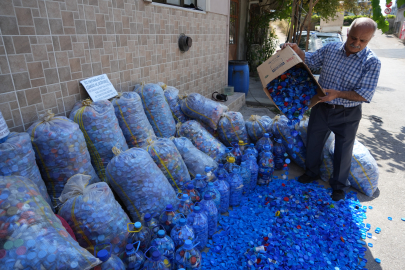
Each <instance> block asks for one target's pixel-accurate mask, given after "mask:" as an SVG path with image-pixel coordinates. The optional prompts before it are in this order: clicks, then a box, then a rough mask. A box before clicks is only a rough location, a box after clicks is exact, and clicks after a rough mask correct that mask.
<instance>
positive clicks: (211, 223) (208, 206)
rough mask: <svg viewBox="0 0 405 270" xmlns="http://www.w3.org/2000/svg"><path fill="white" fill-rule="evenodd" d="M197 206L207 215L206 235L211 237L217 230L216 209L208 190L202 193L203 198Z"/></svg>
mask: <svg viewBox="0 0 405 270" xmlns="http://www.w3.org/2000/svg"><path fill="white" fill-rule="evenodd" d="M199 206H200V207H201V209H202V210H203V211H204V213H205V214H206V215H207V218H208V237H212V236H213V235H214V233H216V232H217V222H218V209H217V207H216V205H215V203H214V201H213V200H212V195H211V194H209V193H208V192H207V193H206V194H205V195H204V199H203V200H202V201H201V202H200V204H199Z"/></svg>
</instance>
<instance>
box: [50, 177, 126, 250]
mask: <svg viewBox="0 0 405 270" xmlns="http://www.w3.org/2000/svg"><path fill="white" fill-rule="evenodd" d="M90 178H91V177H90V176H88V175H84V174H76V175H74V176H72V177H71V178H70V179H69V181H68V182H67V183H66V185H65V188H64V189H63V191H62V194H61V196H60V197H59V200H60V201H61V202H62V203H63V205H62V206H61V208H60V209H59V213H58V214H59V215H60V216H61V217H62V218H64V219H65V220H66V221H67V223H68V224H69V226H70V227H71V228H72V230H73V232H74V233H75V236H76V239H77V242H79V244H80V246H81V247H84V248H86V249H87V250H88V251H90V252H91V253H92V254H94V248H95V246H96V245H98V244H102V243H106V242H108V243H111V245H112V252H113V253H114V254H116V255H120V254H122V253H123V252H124V250H125V245H126V244H127V239H128V237H129V232H128V231H127V224H128V223H130V222H131V220H130V219H129V217H128V216H127V214H126V213H125V212H124V210H122V208H121V206H120V205H119V203H118V202H117V201H116V200H115V198H114V194H113V193H112V191H111V189H110V188H109V187H108V184H107V183H104V182H100V183H95V184H92V185H88V183H89V180H90Z"/></svg>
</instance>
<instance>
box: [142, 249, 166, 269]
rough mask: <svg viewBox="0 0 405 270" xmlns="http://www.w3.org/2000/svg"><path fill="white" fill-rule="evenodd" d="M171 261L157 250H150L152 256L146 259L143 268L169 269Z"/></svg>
mask: <svg viewBox="0 0 405 270" xmlns="http://www.w3.org/2000/svg"><path fill="white" fill-rule="evenodd" d="M171 267H172V265H171V263H170V261H169V259H168V258H166V257H165V256H163V255H162V254H161V253H160V252H159V251H158V250H155V251H153V252H152V257H151V258H148V260H146V262H145V265H144V267H143V270H171Z"/></svg>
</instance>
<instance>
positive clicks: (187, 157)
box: [171, 137, 218, 178]
mask: <svg viewBox="0 0 405 270" xmlns="http://www.w3.org/2000/svg"><path fill="white" fill-rule="evenodd" d="M171 139H172V140H173V143H174V145H175V146H176V148H177V150H178V151H179V153H180V155H181V156H182V157H183V160H184V163H185V164H186V166H187V169H188V172H189V173H190V175H191V177H192V178H195V176H196V175H197V174H201V175H204V174H205V167H211V168H214V170H216V168H217V167H218V163H217V162H216V161H215V160H213V159H212V158H211V157H210V156H208V155H206V154H204V153H203V152H201V151H200V150H198V149H197V148H196V147H195V146H194V145H193V143H192V142H191V141H190V140H189V139H187V138H185V137H180V138H174V137H172V138H171Z"/></svg>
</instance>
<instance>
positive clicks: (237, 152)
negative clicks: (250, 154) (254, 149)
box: [232, 143, 243, 165]
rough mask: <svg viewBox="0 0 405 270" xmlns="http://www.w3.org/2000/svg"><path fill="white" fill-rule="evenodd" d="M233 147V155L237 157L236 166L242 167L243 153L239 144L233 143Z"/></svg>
mask: <svg viewBox="0 0 405 270" xmlns="http://www.w3.org/2000/svg"><path fill="white" fill-rule="evenodd" d="M232 146H233V149H232V154H233V155H234V156H235V163H236V165H240V163H241V162H242V155H243V154H242V151H241V150H240V148H239V144H238V143H232Z"/></svg>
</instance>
